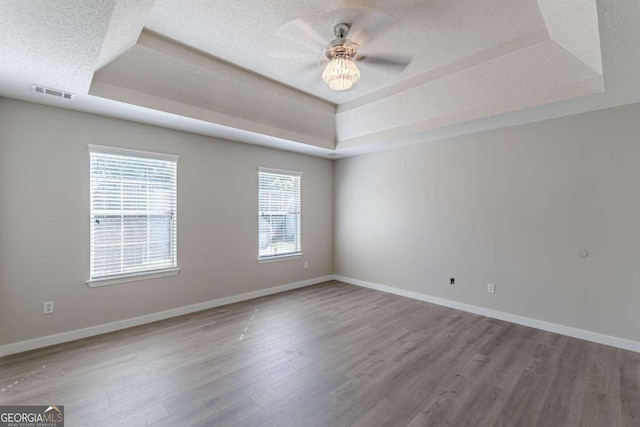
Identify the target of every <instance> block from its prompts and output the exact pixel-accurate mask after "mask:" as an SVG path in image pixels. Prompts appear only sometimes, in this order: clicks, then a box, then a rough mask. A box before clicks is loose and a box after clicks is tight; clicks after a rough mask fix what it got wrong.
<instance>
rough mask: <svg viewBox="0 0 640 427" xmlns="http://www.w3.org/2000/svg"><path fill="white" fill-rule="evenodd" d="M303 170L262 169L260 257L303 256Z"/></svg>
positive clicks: (259, 177) (259, 197)
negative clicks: (301, 189) (301, 242)
mask: <svg viewBox="0 0 640 427" xmlns="http://www.w3.org/2000/svg"><path fill="white" fill-rule="evenodd" d="M301 177H302V173H300V172H289V171H282V170H278V169H267V168H260V169H259V170H258V234H259V243H258V259H259V260H268V259H277V258H279V257H291V256H301V255H302V254H301V252H300V250H301V249H300V248H301V245H300V178H301Z"/></svg>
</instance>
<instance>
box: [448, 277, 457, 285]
mask: <svg viewBox="0 0 640 427" xmlns="http://www.w3.org/2000/svg"><path fill="white" fill-rule="evenodd" d="M449 283H450V284H452V285H455V284H456V278H455V277H449Z"/></svg>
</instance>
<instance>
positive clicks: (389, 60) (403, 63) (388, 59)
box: [356, 53, 413, 73]
mask: <svg viewBox="0 0 640 427" xmlns="http://www.w3.org/2000/svg"><path fill="white" fill-rule="evenodd" d="M412 59H413V55H407V54H401V53H390V54H382V55H358V57H357V58H356V60H357V61H358V62H362V63H364V64H370V65H375V66H376V67H385V68H387V69H389V70H390V71H395V72H398V73H399V72H401V71H402V70H404V69H405V68H407V66H408V65H409V64H410V63H411V60H412Z"/></svg>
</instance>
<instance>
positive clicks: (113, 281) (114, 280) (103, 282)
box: [87, 268, 180, 288]
mask: <svg viewBox="0 0 640 427" xmlns="http://www.w3.org/2000/svg"><path fill="white" fill-rule="evenodd" d="M178 273H180V269H179V268H169V269H166V270H156V271H147V272H143V273H136V274H127V275H124V276H116V277H108V278H104V279H93V280H87V285H89V287H90V288H96V287H98V286H107V285H117V284H119V283H127V282H137V281H139V280H149V279H157V278H159V277H167V276H175V275H177V274H178Z"/></svg>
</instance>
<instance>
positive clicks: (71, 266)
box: [0, 98, 333, 345]
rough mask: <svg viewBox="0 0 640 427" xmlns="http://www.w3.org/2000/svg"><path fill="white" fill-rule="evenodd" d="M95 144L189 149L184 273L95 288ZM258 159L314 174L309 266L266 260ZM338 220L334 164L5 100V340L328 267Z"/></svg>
mask: <svg viewBox="0 0 640 427" xmlns="http://www.w3.org/2000/svg"><path fill="white" fill-rule="evenodd" d="M88 144H100V145H112V146H117V147H125V148H133V149H139V150H146V151H157V152H161V153H170V154H177V155H179V156H180V163H179V165H178V264H179V267H180V268H181V269H182V271H181V273H180V274H179V275H178V276H175V277H167V278H161V279H154V280H145V281H139V282H130V283H124V284H119V285H112V286H104V287H100V288H89V287H88V286H87V285H86V283H85V281H86V280H87V279H88V277H89V258H88V256H89V254H88V245H89V212H88V206H89V186H88V179H89V162H88V151H87V145H88ZM259 166H266V167H273V168H279V169H290V170H300V171H303V173H304V176H303V178H302V221H303V222H302V239H303V243H302V244H303V247H302V249H303V252H304V254H305V256H304V259H305V260H308V261H309V269H306V270H305V269H304V268H303V261H304V260H292V261H281V262H275V263H269V264H258V263H257V262H256V258H257V244H258V235H257V221H258V217H257V179H258V177H257V168H258V167H259ZM332 221H333V165H332V163H331V161H329V160H324V159H319V158H313V157H309V156H304V155H299V154H293V153H288V152H283V151H277V150H271V149H266V148H261V147H256V146H251V145H247V144H239V143H234V142H228V141H222V140H216V139H212V138H209V137H204V136H199V135H193V134H188V133H184V132H178V131H172V130H167V129H163V128H157V127H153V126H147V125H141V124H137V123H131V122H127V121H122V120H116V119H110V118H105V117H99V116H95V115H90V114H85V113H78V112H73V111H69V110H63V109H58V108H53V107H46V106H41V105H37V104H31V103H26V102H21V101H15V100H10V99H6V98H0V345H2V344H9V343H13V342H17V341H22V340H26V339H31V338H36V337H41V336H46V335H51V334H55V333H60V332H65V331H70V330H74V329H79V328H83V327H88V326H93V325H99V324H103V323H107V322H113V321H116V320H122V319H127V318H131V317H135V316H140V315H144V314H148V313H154V312H158V311H162V310H167V309H171V308H176V307H181V306H185V305H189V304H194V303H198V302H203V301H209V300H212V299H216V298H221V297H226V296H231V295H237V294H240V293H244V292H250V291H255V290H259V289H264V288H269V287H273V286H277V285H283V284H288V283H293V282H297V281H301V280H305V279H310V278H315V277H320V276H324V275H329V274H331V273H332V268H333V267H332V249H333V223H332ZM47 300H53V301H54V302H55V309H56V310H55V313H54V314H52V315H43V314H42V303H43V302H44V301H47Z"/></svg>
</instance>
